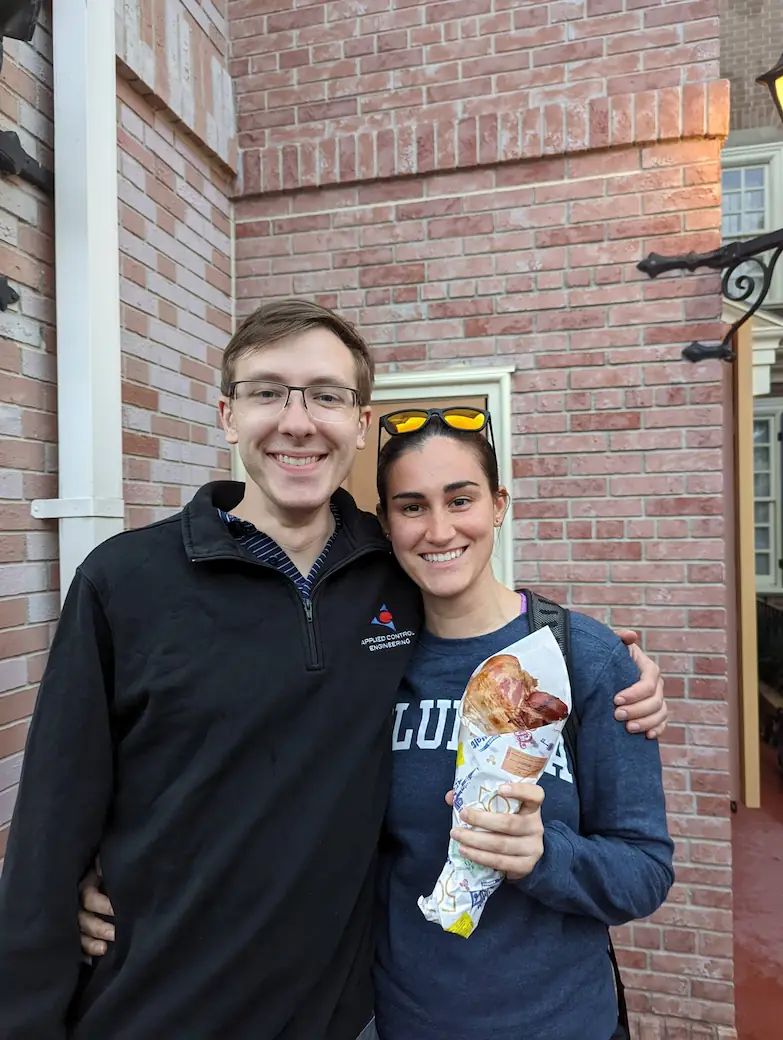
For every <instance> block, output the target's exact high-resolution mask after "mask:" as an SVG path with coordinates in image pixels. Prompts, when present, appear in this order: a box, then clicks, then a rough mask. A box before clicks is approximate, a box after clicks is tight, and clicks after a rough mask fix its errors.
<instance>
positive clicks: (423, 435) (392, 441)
mask: <svg viewBox="0 0 783 1040" xmlns="http://www.w3.org/2000/svg"><path fill="white" fill-rule="evenodd" d="M431 437H448V438H449V439H450V440H453V441H456V442H457V444H464V445H465V446H466V447H468V448H470V450H471V451H472V452H473V453H474V455H475V456H476V458H477V459H478V462H479V465H480V466H481V469H482V470H483V472H484V476H485V477H486V478H487V483H488V484H489V490H490V491H491V492H492V494H493V495H496V494H497V493H498V491H499V490H500V476H499V475H498V460H497V457H496V455H495V449H494V448H493V447H492V445H491V444H490V442H489V440H488V439H487V438H486V436H485V435H484V434H483V433H473V432H472V431H470V430H455V429H453V427H451V426H447V425H446V424H445V423H444V422H442V421H441V420H440V419H439V418H438V417H437V416H433V418H432V419H430V421H429V422H428V423H427V425H426V426H422V428H421V429H420V430H414V432H413V433H399V434H397V435H396V436H394V437H390V438H389V440H388V441H387V442H386V444H384V446H383V448H381V453H380V456H379V457H378V481H377V486H378V500H379V502H380V505H381V510H382V511H383V512H385V511H386V494H387V487H388V483H389V471H390V469H391V467H392V466H393V465H394V463H395V462H396V461H397V459H399V458H400V457H401V456H403V455H404V454H405V453H406V452H409V451H415V450H416V449H417V448H420V447H421V445H422V444H424V442H425V441H428V440H429V439H430V438H431Z"/></svg>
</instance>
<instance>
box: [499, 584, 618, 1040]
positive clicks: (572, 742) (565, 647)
mask: <svg viewBox="0 0 783 1040" xmlns="http://www.w3.org/2000/svg"><path fill="white" fill-rule="evenodd" d="M520 591H521V592H522V594H523V595H524V596H525V599H526V601H527V611H528V618H529V620H530V631H531V632H537V631H538V630H539V629H540V628H550V629H551V630H552V635H553V636H554V637H555V640H556V641H557V645H558V646H559V647H560V652H561V653H562V655H563V658H564V659H565V663H566V668H567V669H568V678H569V681H570V682H571V687H572V689H573V674H572V671H571V615H570V614H569V612H568V610H567V609H566V608H565V607H561V606H560V604H559V603H555V602H553V601H552V600H551V599H547V598H546V597H545V596H539V595H538V593H537V592H532V591H531V590H530V589H521V590H520ZM578 735H579V716H578V715H577V712H576V708H575V706H574V704H573V697H572V703H571V711H570V713H569V716H568V719H567V720H566V724H565V726H564V727H563V733H562V737H563V743H564V744H565V747H566V751H567V752H568V757H569V758H570V760H571V767H572V770H573V776H574V784H577V776H576V745H577V737H578ZM607 939H608V941H609V959H610V960H611V962H612V970H613V971H614V984H615V990H616V993H617V1011H618V1018H619V1024H620V1025H621V1026H622V1027H623V1029H624V1030H625V1033H626V1036H628V1037H630V1035H631V1031H630V1025H629V1022H628V1007H627V1005H626V1002H625V986H624V985H623V980H622V978H621V976H620V967H619V965H618V963H617V955H616V953H615V952H614V945H613V944H612V938H611V936H610V935H609V932H608V931H607Z"/></svg>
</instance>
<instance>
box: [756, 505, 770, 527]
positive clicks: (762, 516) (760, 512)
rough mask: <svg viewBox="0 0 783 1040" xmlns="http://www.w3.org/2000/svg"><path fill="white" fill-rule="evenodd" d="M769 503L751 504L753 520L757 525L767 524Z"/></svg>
mask: <svg viewBox="0 0 783 1040" xmlns="http://www.w3.org/2000/svg"><path fill="white" fill-rule="evenodd" d="M769 508H770V505H769V502H755V503H754V504H753V519H754V520H755V522H756V523H757V524H768V523H769Z"/></svg>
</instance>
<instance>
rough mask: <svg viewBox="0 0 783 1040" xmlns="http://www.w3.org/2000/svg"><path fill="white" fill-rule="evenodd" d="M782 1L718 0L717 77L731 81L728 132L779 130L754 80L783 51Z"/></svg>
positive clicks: (771, 106)
mask: <svg viewBox="0 0 783 1040" xmlns="http://www.w3.org/2000/svg"><path fill="white" fill-rule="evenodd" d="M781 24H783V0H721V5H720V35H721V59H720V62H721V73H722V75H724V76H725V77H726V79H728V80H730V81H731V129H732V130H750V129H755V128H757V127H765V128H766V127H772V128H775V129H779V123H780V120H779V116H778V114H777V111H776V110H775V105H774V104H773V102H772V99H771V97H770V96H769V91H768V90H767V88H766V87H761V86H759V85H758V84H757V83H756V77H757V76H759V75H761V73H762V72H766V71H767V70H768V69H771V68H772V66H773V65H775V63H776V62H777V60H778V58H779V57H780V53H781V50H783V36H782V35H781V31H780V29H781Z"/></svg>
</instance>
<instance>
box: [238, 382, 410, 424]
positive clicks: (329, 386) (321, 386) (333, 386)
mask: <svg viewBox="0 0 783 1040" xmlns="http://www.w3.org/2000/svg"><path fill="white" fill-rule="evenodd" d="M243 383H266V384H267V385H268V386H281V387H282V388H283V389H284V390H287V391H288V393H287V394H286V399H285V404H284V405H283V407H282V408H281V409H280V411H279V412H276V413H275V415H280V414H282V413H283V412H284V411H285V410H286V408H287V407H288V402H289V401H290V400H291V391H292V390H298V391H299V392H300V393H301V395H302V404H303V405H304V408H305V411H306V412H307V414H308V415H311V412H310V409H309V408H308V407H307V396H306V391H307V390H347V391H348V393H350V394H352V395H353V404H352V405H351V408H352V409H354V408H358V406H359V391H358V390H357V389H356V388H355V387H353V386H339V385H338V384H337V383H313V384H312V385H310V386H289V385H288V383H278V382H277V380H275V379H235V380H234V382H233V383H229V384H228V396H229V398H231V399H232V400H236V389H237V387H238V386H241V385H242V384H243ZM389 414H390V415H393V414H394V413H393V412H390V413H389ZM312 418H313V419H314V421H315V422H326V421H327V420H325V419H319V418H318V417H317V416H315V415H313V416H312ZM331 421H332V422H348V421H349V419H333V420H331Z"/></svg>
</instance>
